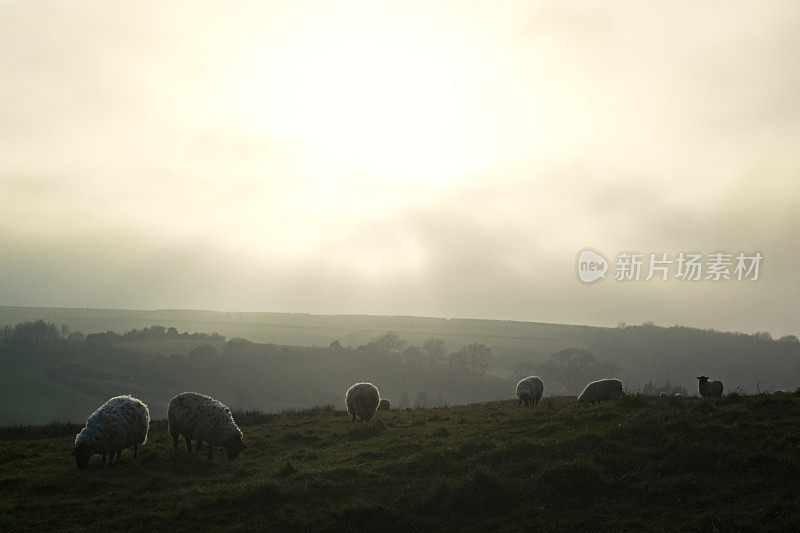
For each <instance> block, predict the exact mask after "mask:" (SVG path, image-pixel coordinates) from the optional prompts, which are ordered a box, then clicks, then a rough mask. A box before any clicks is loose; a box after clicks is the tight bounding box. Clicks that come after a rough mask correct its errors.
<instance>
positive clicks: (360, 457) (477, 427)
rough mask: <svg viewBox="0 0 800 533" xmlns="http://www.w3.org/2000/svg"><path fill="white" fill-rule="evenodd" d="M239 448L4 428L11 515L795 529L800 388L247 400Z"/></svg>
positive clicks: (241, 525)
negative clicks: (688, 394) (371, 411)
mask: <svg viewBox="0 0 800 533" xmlns="http://www.w3.org/2000/svg"><path fill="white" fill-rule="evenodd" d="M237 420H238V422H239V423H240V425H241V426H242V429H243V431H244V434H245V441H246V443H247V444H248V446H249V447H248V448H247V449H246V450H244V451H243V452H242V455H241V456H240V457H239V459H238V460H236V461H234V462H229V461H227V459H225V458H224V453H223V452H221V451H218V452H217V453H216V456H215V457H214V458H213V459H212V460H211V461H208V459H207V458H206V457H205V456H204V454H202V453H201V457H200V458H199V459H194V458H192V459H190V458H188V457H187V454H186V449H185V446H184V443H183V441H181V447H180V449H179V451H178V452H177V453H176V452H174V451H173V449H172V444H171V441H170V439H169V437H168V436H167V434H166V424H165V422H163V421H158V422H155V423H153V425H152V426H151V431H150V437H149V441H148V443H147V444H146V445H145V446H144V447H143V449H142V451H141V452H140V457H139V460H138V461H137V462H135V463H134V462H133V461H132V454H131V452H130V451H127V450H126V451H125V452H123V460H122V462H121V463H120V464H118V465H115V466H114V467H108V466H105V465H103V464H102V463H101V461H100V459H99V458H98V457H94V458H93V461H92V463H91V464H90V467H89V469H87V470H84V471H79V470H77V468H76V467H75V464H74V462H73V461H72V458H71V457H69V455H68V454H69V452H70V450H71V448H72V439H73V437H74V434H75V432H76V431H77V429H79V426H72V427H70V426H50V427H33V428H20V427H16V428H6V429H2V430H0V493H2V498H0V530H2V531H14V530H41V529H59V530H78V529H86V528H88V529H93V530H109V529H113V530H119V529H138V530H151V529H153V528H158V529H162V530H181V531H184V530H185V531H189V530H198V529H204V530H205V529H217V528H224V529H231V530H252V529H272V528H274V529H279V530H286V529H308V528H312V529H335V530H357V529H362V528H368V529H377V528H382V529H388V530H419V529H437V530H462V529H466V530H487V529H488V530H503V529H514V528H515V527H516V528H520V529H526V530H538V529H540V528H542V527H544V528H546V529H556V530H566V529H571V528H582V529H586V530H604V529H605V530H618V529H620V528H621V529H625V530H629V529H644V528H646V529H651V530H667V531H674V530H697V531H715V530H719V531H735V530H754V529H755V530H758V529H764V530H775V529H790V528H791V529H795V530H796V529H798V528H800V394H798V393H794V394H786V393H779V394H773V395H767V394H761V395H755V396H738V395H731V396H726V397H724V398H722V399H719V400H711V401H708V400H706V401H703V400H699V399H696V398H669V399H659V398H645V397H641V396H627V397H624V398H622V399H621V400H620V401H619V402H616V403H607V404H604V405H599V406H589V407H587V406H583V405H580V406H579V405H577V404H576V403H575V399H574V398H545V399H544V400H543V401H542V402H541V403H540V404H539V406H538V407H535V408H521V407H517V405H516V403H515V402H512V401H503V402H492V403H488V404H475V405H468V406H459V407H449V408H438V409H427V410H425V409H420V410H403V411H390V412H380V413H377V414H376V416H375V418H374V419H373V421H372V422H370V423H366V424H362V423H356V424H351V423H350V419H349V417H348V416H347V415H346V414H345V413H343V412H340V411H333V410H325V409H322V410H309V411H301V412H296V413H283V414H276V415H261V414H258V413H239V414H238V415H237Z"/></svg>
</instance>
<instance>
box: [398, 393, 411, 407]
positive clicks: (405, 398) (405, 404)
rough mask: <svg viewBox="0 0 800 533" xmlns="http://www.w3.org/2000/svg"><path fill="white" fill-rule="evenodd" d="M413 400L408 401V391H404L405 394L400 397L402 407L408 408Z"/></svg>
mask: <svg viewBox="0 0 800 533" xmlns="http://www.w3.org/2000/svg"><path fill="white" fill-rule="evenodd" d="M409 403H411V400H409V399H408V391H407V390H404V391H403V394H401V395H400V407H408V405H409Z"/></svg>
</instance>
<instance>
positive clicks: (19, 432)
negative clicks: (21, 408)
mask: <svg viewBox="0 0 800 533" xmlns="http://www.w3.org/2000/svg"><path fill="white" fill-rule="evenodd" d="M81 429H83V424H75V423H72V422H56V421H54V422H50V423H49V424H47V425H44V426H6V427H3V428H0V441H3V440H12V441H13V440H23V439H24V440H33V439H51V438H53V437H66V436H72V438H73V439H74V438H75V435H77V434H78V433H79V432H80V430H81Z"/></svg>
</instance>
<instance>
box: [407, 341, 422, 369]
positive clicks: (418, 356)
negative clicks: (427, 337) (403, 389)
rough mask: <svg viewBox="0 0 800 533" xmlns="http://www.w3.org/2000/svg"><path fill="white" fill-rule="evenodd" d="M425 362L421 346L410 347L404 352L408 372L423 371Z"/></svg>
mask: <svg viewBox="0 0 800 533" xmlns="http://www.w3.org/2000/svg"><path fill="white" fill-rule="evenodd" d="M424 361H425V356H424V355H423V353H422V350H421V349H420V348H419V346H414V345H410V346H408V347H407V348H406V349H405V350H403V364H404V365H405V367H406V369H407V370H408V371H410V372H419V371H421V370H422V366H423V363H424Z"/></svg>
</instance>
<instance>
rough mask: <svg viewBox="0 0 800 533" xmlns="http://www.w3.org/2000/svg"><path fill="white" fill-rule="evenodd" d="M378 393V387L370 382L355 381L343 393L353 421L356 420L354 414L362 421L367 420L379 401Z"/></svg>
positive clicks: (373, 412)
mask: <svg viewBox="0 0 800 533" xmlns="http://www.w3.org/2000/svg"><path fill="white" fill-rule="evenodd" d="M380 399H381V397H380V394H379V393H378V387H376V386H375V385H373V384H372V383H356V384H354V385H353V386H352V387H350V388H349V389H347V394H345V397H344V401H345V404H347V412H348V413H349V414H351V415H352V416H353V422H355V421H356V416H357V417H359V418H360V419H361V420H362V422H369V419H370V418H372V415H374V414H375V410H376V409H377V408H378V404H379V403H380Z"/></svg>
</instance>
